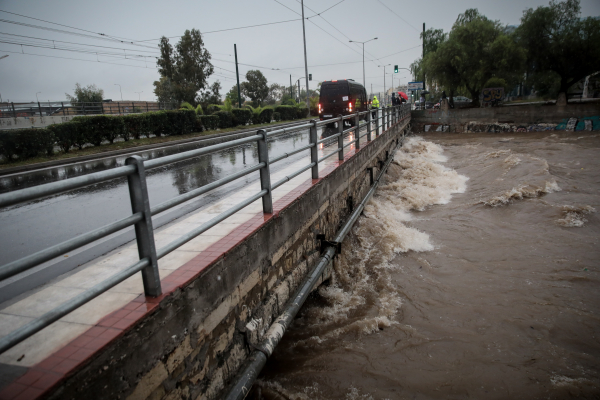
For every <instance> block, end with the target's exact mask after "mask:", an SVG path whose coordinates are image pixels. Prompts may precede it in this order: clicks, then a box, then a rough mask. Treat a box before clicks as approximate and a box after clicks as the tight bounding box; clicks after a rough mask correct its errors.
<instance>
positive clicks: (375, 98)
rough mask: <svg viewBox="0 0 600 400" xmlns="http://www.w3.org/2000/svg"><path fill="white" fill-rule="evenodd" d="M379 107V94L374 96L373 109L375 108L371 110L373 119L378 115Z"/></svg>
mask: <svg viewBox="0 0 600 400" xmlns="http://www.w3.org/2000/svg"><path fill="white" fill-rule="evenodd" d="M378 108H379V100H377V96H373V103H372V104H371V109H372V110H375V111H372V112H371V116H372V117H373V119H375V118H376V117H377V109H378Z"/></svg>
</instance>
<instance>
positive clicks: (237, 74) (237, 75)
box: [233, 43, 242, 108]
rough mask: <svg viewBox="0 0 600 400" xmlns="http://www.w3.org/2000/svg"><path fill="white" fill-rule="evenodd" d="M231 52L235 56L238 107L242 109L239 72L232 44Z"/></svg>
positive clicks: (235, 50) (235, 52)
mask: <svg viewBox="0 0 600 400" xmlns="http://www.w3.org/2000/svg"><path fill="white" fill-rule="evenodd" d="M233 52H234V54H235V76H236V78H237V85H238V106H239V107H240V108H242V92H241V90H240V72H239V71H238V62H237V46H236V44H235V43H234V44H233Z"/></svg>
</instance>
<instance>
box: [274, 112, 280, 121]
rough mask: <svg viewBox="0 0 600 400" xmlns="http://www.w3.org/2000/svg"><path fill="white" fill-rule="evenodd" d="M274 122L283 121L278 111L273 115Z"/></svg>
mask: <svg viewBox="0 0 600 400" xmlns="http://www.w3.org/2000/svg"><path fill="white" fill-rule="evenodd" d="M273 120H275V121H276V122H279V121H281V114H279V113H278V112H277V111H275V112H274V113H273Z"/></svg>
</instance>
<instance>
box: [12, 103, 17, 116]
mask: <svg viewBox="0 0 600 400" xmlns="http://www.w3.org/2000/svg"><path fill="white" fill-rule="evenodd" d="M10 105H11V107H12V110H13V118H17V111H16V110H15V103H13V102H12V101H11V102H10Z"/></svg>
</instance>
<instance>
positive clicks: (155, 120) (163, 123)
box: [146, 111, 169, 137]
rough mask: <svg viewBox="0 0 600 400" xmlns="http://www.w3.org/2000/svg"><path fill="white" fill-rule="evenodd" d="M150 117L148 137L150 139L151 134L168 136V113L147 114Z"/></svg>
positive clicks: (155, 112)
mask: <svg viewBox="0 0 600 400" xmlns="http://www.w3.org/2000/svg"><path fill="white" fill-rule="evenodd" d="M146 115H147V116H148V127H149V130H148V132H147V133H146V137H150V134H151V133H152V134H154V136H162V135H163V134H165V135H166V134H167V133H166V132H167V130H168V128H169V127H168V124H169V118H168V117H167V112H166V111H154V112H149V113H146Z"/></svg>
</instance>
